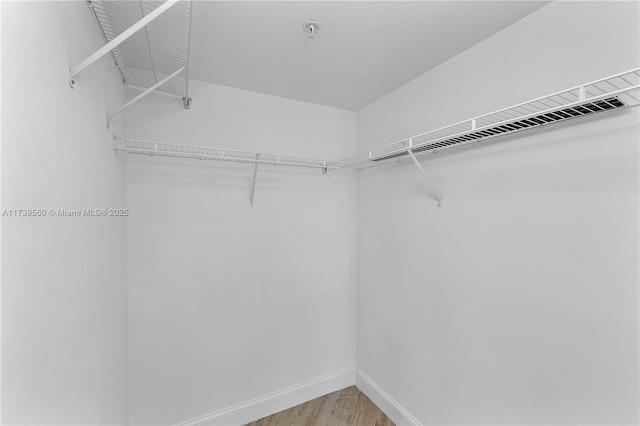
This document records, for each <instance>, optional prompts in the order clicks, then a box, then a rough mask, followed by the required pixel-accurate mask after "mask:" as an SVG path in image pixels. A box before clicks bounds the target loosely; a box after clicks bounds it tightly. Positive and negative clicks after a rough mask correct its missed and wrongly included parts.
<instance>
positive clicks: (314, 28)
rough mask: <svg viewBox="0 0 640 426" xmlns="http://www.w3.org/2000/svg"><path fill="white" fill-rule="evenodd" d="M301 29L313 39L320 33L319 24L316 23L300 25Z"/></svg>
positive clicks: (310, 22) (309, 22)
mask: <svg viewBox="0 0 640 426" xmlns="http://www.w3.org/2000/svg"><path fill="white" fill-rule="evenodd" d="M302 29H303V30H304V31H305V32H306V33H308V34H309V37H310V38H313V37H314V36H315V35H316V33H317V32H318V31H320V23H319V22H318V21H307V22H305V23H304V24H302Z"/></svg>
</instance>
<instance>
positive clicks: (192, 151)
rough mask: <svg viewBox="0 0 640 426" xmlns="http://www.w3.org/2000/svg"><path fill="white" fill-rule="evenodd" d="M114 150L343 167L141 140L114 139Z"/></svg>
mask: <svg viewBox="0 0 640 426" xmlns="http://www.w3.org/2000/svg"><path fill="white" fill-rule="evenodd" d="M113 139H114V141H116V147H115V149H117V150H120V151H124V152H126V153H127V154H133V155H147V156H152V157H154V156H157V157H174V158H190V159H195V160H213V161H233V162H238V163H252V164H271V165H274V166H293V167H310V168H317V169H323V170H324V171H326V170H327V169H336V168H341V167H342V162H341V161H337V160H319V159H315V158H305V157H294V156H290V155H277V154H265V153H257V152H248V151H238V150H234V149H225V148H212V147H205V146H193V145H181V144H172V143H164V142H154V141H146V140H140V139H126V138H113Z"/></svg>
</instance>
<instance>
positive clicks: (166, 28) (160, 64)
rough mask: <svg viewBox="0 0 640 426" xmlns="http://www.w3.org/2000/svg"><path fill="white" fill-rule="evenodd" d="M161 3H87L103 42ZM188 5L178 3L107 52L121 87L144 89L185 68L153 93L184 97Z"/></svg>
mask: <svg viewBox="0 0 640 426" xmlns="http://www.w3.org/2000/svg"><path fill="white" fill-rule="evenodd" d="M162 3H163V1H159V0H138V1H131V0H87V4H88V5H89V8H90V9H91V11H92V13H93V16H94V17H95V20H96V23H97V24H98V27H99V29H100V32H101V33H102V35H103V36H104V39H105V41H106V42H107V43H108V42H110V41H111V40H113V39H114V38H116V37H117V36H118V35H120V34H121V33H122V32H123V31H125V30H126V29H128V28H129V27H131V26H132V25H133V24H135V23H136V22H138V21H139V20H140V19H142V18H143V17H145V16H146V15H148V14H149V13H150V12H152V11H153V10H155V9H156V8H157V7H158V6H160V5H161V4H162ZM191 5H192V4H191V0H180V1H178V2H177V4H175V5H174V6H172V7H171V8H169V9H168V10H167V11H165V12H164V13H162V14H161V15H160V16H158V17H157V18H156V19H154V20H153V21H151V22H150V23H149V24H147V25H146V26H145V27H144V28H143V29H141V30H140V31H138V32H136V33H135V34H133V35H132V36H131V37H129V38H128V39H127V40H126V41H125V42H123V43H122V44H120V45H119V46H117V47H116V48H114V49H113V50H112V51H111V52H112V54H113V58H114V60H115V62H116V65H117V66H118V69H119V70H120V73H121V74H122V79H123V81H124V84H125V85H127V86H130V87H133V88H138V89H147V88H149V87H152V86H153V85H155V84H156V83H158V82H159V81H161V80H162V79H164V78H165V77H167V76H169V75H171V74H172V73H173V72H175V71H176V70H178V69H180V68H181V67H185V69H184V70H183V71H182V72H181V73H180V74H178V75H176V76H175V77H173V78H172V79H170V80H169V81H167V82H166V83H164V84H163V85H161V86H160V87H159V88H158V89H156V90H157V91H158V92H160V93H165V94H169V95H173V96H178V97H180V98H188V92H189V82H188V79H189V67H188V64H189V39H190V29H191Z"/></svg>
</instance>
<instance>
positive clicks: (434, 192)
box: [407, 139, 442, 207]
mask: <svg viewBox="0 0 640 426" xmlns="http://www.w3.org/2000/svg"><path fill="white" fill-rule="evenodd" d="M412 147H413V140H411V139H409V149H407V154H409V156H410V157H411V159H412V160H413V162H414V163H415V165H416V167H418V171H419V172H420V174H421V175H422V179H424V181H425V183H426V184H427V188H429V192H431V195H433V198H435V199H436V201H437V202H438V207H442V201H441V199H440V196H439V195H438V193H437V192H436V191H435V189H433V185H432V184H431V180H429V177H428V176H427V174H426V173H425V171H424V169H423V168H422V166H421V165H420V162H419V161H418V159H417V158H416V156H415V155H414V154H413V152H412Z"/></svg>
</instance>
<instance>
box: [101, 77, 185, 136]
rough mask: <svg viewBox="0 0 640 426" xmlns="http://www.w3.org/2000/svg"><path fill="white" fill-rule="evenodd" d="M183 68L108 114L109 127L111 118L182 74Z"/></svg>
mask: <svg viewBox="0 0 640 426" xmlns="http://www.w3.org/2000/svg"><path fill="white" fill-rule="evenodd" d="M182 70H184V67H182V68H180V69H179V70H176V71H175V72H174V73H173V74H171V75H168V76H166V77H165V78H163V79H162V80H160V81H159V82H157V83H156V84H154V85H153V86H151V87H149V88H148V89H147V90H145V91H144V92H142V93H140V94H139V95H138V96H136V97H135V98H133V99H131V100H130V101H129V102H127V103H126V104H124V105H122V106H121V107H120V108H118V109H117V110H115V111H114V112H113V113H112V114H110V115H108V116H107V129H108V128H109V127H110V124H109V123H110V122H111V119H112V118H113V117H115V116H116V115H118V114H120V113H121V112H122V111H124V110H125V109H127V108H129V107H130V106H131V105H133V104H135V103H136V102H138V101H139V100H140V99H142V98H144V97H145V96H147V95H148V94H149V93H151V92H153V91H154V90H156V89H157V88H158V87H160V86H162V85H163V84H165V83H166V82H167V81H169V80H171V79H172V78H173V77H175V76H176V75H178V74H180V73H181V72H182Z"/></svg>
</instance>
